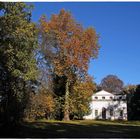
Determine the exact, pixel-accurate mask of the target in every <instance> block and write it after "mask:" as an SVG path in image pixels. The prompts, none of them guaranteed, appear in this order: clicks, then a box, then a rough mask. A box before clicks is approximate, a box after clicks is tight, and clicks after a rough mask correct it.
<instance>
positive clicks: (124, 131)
mask: <svg viewBox="0 0 140 140" xmlns="http://www.w3.org/2000/svg"><path fill="white" fill-rule="evenodd" d="M3 137H6V136H3ZM7 137H8V135H7ZM11 137H14V138H140V121H133V122H129V121H93V120H78V121H68V122H65V121H55V120H50V121H47V120H39V121H34V122H24V123H23V124H22V125H21V126H20V127H19V128H18V132H16V135H14V136H11Z"/></svg>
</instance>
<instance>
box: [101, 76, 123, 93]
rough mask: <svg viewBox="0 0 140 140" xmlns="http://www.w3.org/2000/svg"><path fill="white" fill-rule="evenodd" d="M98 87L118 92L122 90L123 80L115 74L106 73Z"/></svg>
mask: <svg viewBox="0 0 140 140" xmlns="http://www.w3.org/2000/svg"><path fill="white" fill-rule="evenodd" d="M100 87H101V88H102V89H104V90H106V91H108V92H111V93H120V92H121V91H122V90H123V81H122V80H120V79H119V78H118V77H117V76H115V75H108V76H106V77H105V78H103V79H102V81H101V84H100Z"/></svg>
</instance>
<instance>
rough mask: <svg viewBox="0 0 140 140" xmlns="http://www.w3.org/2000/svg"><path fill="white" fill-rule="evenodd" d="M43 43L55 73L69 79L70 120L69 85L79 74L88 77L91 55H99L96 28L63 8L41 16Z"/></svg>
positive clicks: (67, 110)
mask: <svg viewBox="0 0 140 140" xmlns="http://www.w3.org/2000/svg"><path fill="white" fill-rule="evenodd" d="M40 44H41V47H42V52H43V55H44V56H45V58H46V61H47V62H48V63H49V64H50V68H51V70H52V73H54V74H55V75H58V76H59V77H63V78H64V79H65V82H64V84H65V104H64V120H69V94H70V93H69V90H70V89H69V88H70V85H71V83H72V82H74V80H75V77H76V78H78V79H81V80H84V79H85V78H86V76H87V70H88V64H89V61H90V59H91V58H96V57H97V55H98V49H99V45H98V35H97V34H96V31H95V29H93V28H87V29H84V28H83V27H82V26H81V25H80V24H79V23H78V22H76V21H75V20H74V18H73V17H72V15H71V13H70V12H67V11H65V10H63V9H62V10H61V11H60V13H59V14H58V15H57V14H53V15H52V17H51V19H50V20H47V19H46V18H45V17H44V16H42V18H41V19H40Z"/></svg>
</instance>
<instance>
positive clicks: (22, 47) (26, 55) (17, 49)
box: [0, 2, 37, 122]
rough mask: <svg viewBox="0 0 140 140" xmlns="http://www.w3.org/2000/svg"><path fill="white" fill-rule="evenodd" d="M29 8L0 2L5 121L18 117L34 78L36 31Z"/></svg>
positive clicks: (1, 88)
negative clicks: (28, 87)
mask: <svg viewBox="0 0 140 140" xmlns="http://www.w3.org/2000/svg"><path fill="white" fill-rule="evenodd" d="M31 10H32V7H31V6H27V5H26V4H25V3H13V2H3V3H2V2H1V3H0V77H1V80H0V91H1V94H2V97H3V107H4V111H5V112H4V114H5V117H4V119H6V121H7V122H11V121H18V120H19V118H20V117H21V113H22V112H23V108H24V106H23V104H24V101H25V99H27V98H26V97H27V90H26V89H27V86H28V85H29V81H30V82H31V81H34V80H35V78H36V60H35V57H34V50H35V48H36V46H37V30H36V27H35V24H34V23H32V22H31Z"/></svg>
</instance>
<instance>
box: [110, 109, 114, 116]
mask: <svg viewBox="0 0 140 140" xmlns="http://www.w3.org/2000/svg"><path fill="white" fill-rule="evenodd" d="M110 116H113V108H111V109H110Z"/></svg>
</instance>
